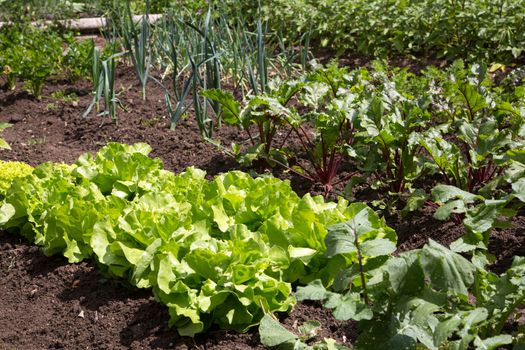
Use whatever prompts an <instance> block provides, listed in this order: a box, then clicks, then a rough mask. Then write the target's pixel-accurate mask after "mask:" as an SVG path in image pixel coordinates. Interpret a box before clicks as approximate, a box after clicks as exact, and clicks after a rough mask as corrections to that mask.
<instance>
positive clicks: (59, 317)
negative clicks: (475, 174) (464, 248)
mask: <svg viewBox="0 0 525 350" xmlns="http://www.w3.org/2000/svg"><path fill="white" fill-rule="evenodd" d="M117 86H119V87H121V86H126V87H128V88H126V91H125V92H124V93H123V94H122V97H121V100H122V102H123V103H124V104H125V105H126V106H127V107H128V111H127V112H125V111H119V124H118V125H116V124H114V123H111V121H110V120H108V119H107V118H106V119H104V118H101V117H92V118H88V119H85V118H81V115H82V114H83V112H84V111H85V109H86V107H87V106H88V105H89V103H90V99H91V97H90V96H89V95H85V94H78V95H79V100H78V102H76V103H75V104H72V103H71V102H67V101H64V100H59V99H56V100H50V99H51V98H50V97H45V98H43V99H42V100H40V101H39V100H36V99H33V98H30V97H29V96H28V95H27V94H26V93H23V92H22V93H21V92H19V91H20V89H21V87H20V86H19V87H18V90H17V91H15V92H12V91H6V90H0V121H3V122H11V123H13V127H11V128H8V129H6V130H5V131H4V132H3V134H2V137H4V138H5V139H6V140H7V141H8V142H9V143H10V145H11V147H12V150H10V151H2V153H1V154H0V156H1V159H3V160H19V161H24V162H27V163H29V164H31V165H37V164H40V163H42V162H45V161H56V162H59V161H63V162H66V163H72V162H74V161H75V160H76V159H77V158H78V156H79V155H80V154H82V153H85V152H89V153H94V152H96V151H97V150H98V149H99V148H100V147H101V146H103V145H105V144H106V143H107V142H111V141H118V142H125V143H134V142H146V143H148V144H150V145H151V146H152V148H153V151H152V153H151V155H152V156H153V157H160V158H161V159H162V160H163V162H164V164H165V168H166V169H168V170H171V171H174V172H181V171H183V170H184V169H185V168H186V167H188V166H196V167H198V168H201V169H203V170H205V171H206V172H207V173H208V177H209V178H211V176H213V175H215V174H218V173H220V172H224V171H227V170H232V169H239V167H238V165H237V164H236V163H235V161H234V160H232V159H231V158H229V157H227V156H225V155H223V154H222V153H221V152H220V151H219V150H218V149H217V147H215V146H213V145H211V144H209V143H205V142H203V141H202V139H201V137H200V134H199V130H198V127H197V125H196V123H195V122H194V121H193V120H192V119H191V118H189V119H185V120H181V121H180V123H179V124H178V125H177V128H176V130H174V131H170V130H169V120H168V118H166V117H165V116H164V113H165V112H164V105H163V103H164V102H163V101H164V93H163V91H161V90H160V89H159V88H158V87H157V86H155V85H153V84H151V85H150V86H148V100H147V101H144V100H143V99H142V97H141V93H140V87H139V86H138V84H137V82H136V78H135V76H134V72H133V69H132V68H126V67H124V68H122V69H121V70H120V72H119V74H118V83H117ZM88 88H89V83H88V82H86V81H79V82H76V83H67V82H63V81H57V82H54V83H51V84H48V85H46V87H45V90H44V96H51V95H52V93H53V92H56V91H83V90H85V89H88ZM50 101H51V102H53V104H54V105H56V108H52V109H50V108H48V107H49V106H48V104H49V103H50ZM217 135H218V136H219V137H220V138H221V142H222V144H224V145H229V144H230V143H231V142H239V140H241V138H240V135H239V134H238V131H237V130H236V129H234V128H231V127H223V128H221V129H220V130H219V131H218V132H217ZM28 140H44V142H42V143H39V144H35V143H32V142H28ZM343 170H344V171H348V172H349V173H350V172H351V171H352V169H351V167H347V168H344V169H343ZM276 173H277V175H279V176H281V177H283V178H287V179H289V180H290V181H291V184H292V187H293V188H294V189H295V190H296V191H297V192H298V193H299V194H305V193H313V194H316V193H319V192H320V189H319V187H318V186H317V187H316V186H311V185H309V184H307V183H306V182H305V181H304V179H302V178H298V177H295V176H293V174H289V173H288V174H285V173H283V172H282V171H277V172H276ZM343 176H344V175H343ZM370 195H371V193H370V192H369V191H368V192H367V191H366V190H363V191H362V192H361V193H358V194H357V195H356V197H357V198H358V199H359V200H370V199H371V197H370ZM372 195H373V193H372ZM374 199H375V198H374ZM387 222H388V224H389V225H391V226H392V227H393V228H394V229H395V230H396V231H397V234H398V237H399V243H398V252H401V251H405V250H408V249H414V248H419V247H421V246H422V245H424V244H425V243H426V242H427V241H428V239H429V238H431V239H434V240H436V241H438V242H440V243H442V244H449V243H450V242H452V241H453V240H455V239H456V238H458V237H459V236H460V235H461V234H463V228H462V227H461V225H455V224H453V223H450V222H448V223H447V222H441V221H437V220H435V219H433V218H432V212H431V210H430V209H425V210H423V211H420V212H418V213H414V214H412V215H409V216H408V217H404V218H403V217H399V216H392V217H387ZM490 249H491V251H492V252H493V253H494V254H495V255H496V256H497V258H498V260H497V261H496V262H495V265H494V266H493V270H494V271H498V272H501V271H503V270H504V269H506V268H507V267H508V266H509V265H510V263H511V259H512V257H513V256H514V255H524V254H525V218H524V217H523V213H522V214H520V216H518V217H517V218H516V219H515V227H514V228H513V229H507V230H498V231H497V232H495V233H494V235H493V236H492V238H491V241H490ZM0 280H2V281H5V283H2V284H0V315H1V317H0V349H2V346H4V347H7V348H9V349H13V348H14V349H49V348H62V349H86V348H90V349H172V348H175V349H214V350H219V349H224V350H226V349H228V350H229V349H262V346H261V345H259V335H258V333H257V331H256V330H255V329H252V330H250V331H249V332H247V333H245V334H238V333H236V332H227V331H221V330H217V329H216V328H212V329H210V330H209V331H208V332H207V333H205V334H202V335H197V336H196V337H195V339H191V338H186V337H180V336H178V335H177V332H176V330H175V329H170V328H169V327H168V319H169V316H168V311H167V308H166V307H164V306H162V305H160V304H157V303H156V302H155V300H154V299H153V297H152V294H151V292H150V291H148V290H138V289H136V288H130V287H127V286H125V285H124V284H123V283H121V282H118V281H115V280H113V279H108V278H106V277H105V276H104V275H103V274H102V273H100V272H98V269H97V267H96V265H95V263H94V262H83V263H80V264H68V263H67V261H66V259H65V258H63V257H46V256H44V255H43V254H42V253H41V251H40V250H39V249H38V248H36V247H34V246H31V245H30V244H29V243H28V242H27V241H26V240H25V239H23V238H21V237H19V236H14V235H12V234H8V233H6V232H0ZM312 319H316V320H318V321H320V322H321V324H322V329H321V331H320V336H321V335H322V336H323V337H332V338H334V339H336V340H337V341H339V342H342V341H343V340H344V339H346V340H348V341H350V342H351V341H352V340H353V339H355V337H356V334H357V330H356V328H355V324H354V323H352V322H340V321H337V320H335V319H334V318H333V317H332V315H331V313H330V311H329V310H327V309H324V308H322V307H321V305H320V304H319V303H298V305H297V306H296V308H295V309H294V311H293V312H292V313H291V314H290V315H289V316H282V318H281V321H282V322H283V324H284V325H285V326H286V327H288V328H289V329H291V330H293V329H296V327H297V326H299V325H301V324H302V323H303V322H305V321H307V320H312ZM2 342H3V345H2ZM347 344H348V343H347Z"/></svg>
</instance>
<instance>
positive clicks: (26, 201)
mask: <svg viewBox="0 0 525 350" xmlns="http://www.w3.org/2000/svg"><path fill="white" fill-rule="evenodd" d="M150 150H151V149H150V148H149V146H147V145H145V144H136V145H133V146H127V145H121V144H114V143H113V144H109V145H108V146H106V147H104V148H102V149H101V150H100V151H99V152H98V153H97V155H96V156H95V157H93V156H91V155H88V154H87V155H83V156H81V157H80V158H79V159H78V161H77V162H76V164H75V165H72V166H68V165H62V164H53V163H44V164H42V165H40V166H38V167H36V168H35V169H34V170H33V172H32V173H31V174H30V175H29V176H25V177H20V178H17V179H15V180H14V181H13V182H12V184H11V186H10V187H9V189H7V191H6V193H5V200H4V201H3V204H2V206H1V209H0V213H1V215H0V218H1V220H0V222H1V224H2V227H3V228H4V229H7V230H9V231H16V232H20V233H21V234H22V235H24V236H25V237H27V238H28V239H29V240H31V241H34V242H35V243H36V244H38V245H40V246H42V247H43V251H44V253H46V254H48V255H52V254H58V253H61V254H63V255H64V256H66V257H67V258H68V260H69V261H70V262H79V261H82V260H83V259H86V258H94V259H96V260H97V261H98V262H99V264H100V266H101V267H102V268H103V269H104V270H105V271H106V273H108V274H109V275H112V276H115V277H120V278H124V279H126V280H128V281H129V283H131V284H132V285H134V286H137V287H139V288H151V289H152V290H153V292H154V294H155V297H156V298H157V300H159V301H160V302H162V303H164V304H165V305H167V306H168V308H169V313H170V316H171V318H170V324H171V325H174V326H176V327H177V329H178V331H179V333H180V334H182V335H191V336H192V335H194V334H196V333H199V332H202V331H204V330H206V329H207V328H208V327H209V326H210V325H211V324H212V323H215V324H218V325H220V326H221V327H223V328H228V329H236V330H240V331H243V330H246V329H247V328H249V327H251V326H253V325H255V324H257V323H258V322H259V320H260V319H261V318H262V317H263V315H264V313H265V312H286V311H289V310H290V309H291V308H292V306H293V305H294V303H295V299H294V297H293V295H292V293H291V292H292V290H291V284H290V283H292V282H295V281H301V282H303V283H306V282H309V281H311V280H313V279H315V278H323V280H325V281H327V282H330V281H331V280H333V278H334V276H335V271H336V270H337V269H338V267H339V266H338V265H337V263H336V262H335V261H334V262H333V263H327V262H328V260H327V259H326V257H324V255H323V252H324V250H325V245H324V238H325V236H326V234H327V230H326V227H327V226H329V225H331V224H335V223H337V222H342V221H344V220H346V219H347V218H348V217H350V216H351V215H353V214H352V210H351V209H350V208H351V207H348V203H347V202H345V201H344V200H341V201H340V202H338V203H325V202H324V200H323V199H322V198H321V197H311V196H309V195H307V196H305V197H303V198H299V197H298V196H297V195H296V194H295V193H294V192H293V191H292V190H291V188H290V186H289V184H287V183H286V182H283V181H281V180H278V179H275V178H272V177H260V178H256V179H254V178H252V177H250V176H249V175H247V174H245V173H242V172H230V173H226V174H223V175H220V176H217V177H216V178H215V179H214V180H212V181H208V180H206V179H205V177H204V175H205V174H204V172H202V171H200V170H197V169H193V168H189V169H188V170H187V171H186V172H184V173H182V174H179V175H174V174H173V173H171V172H168V171H165V170H163V169H162V162H161V161H160V160H158V159H151V158H149V157H148V156H147V154H148V153H149V151H150Z"/></svg>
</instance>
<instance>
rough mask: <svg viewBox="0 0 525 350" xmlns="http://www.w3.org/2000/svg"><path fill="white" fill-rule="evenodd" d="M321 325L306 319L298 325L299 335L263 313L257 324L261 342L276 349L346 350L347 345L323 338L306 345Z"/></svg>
mask: <svg viewBox="0 0 525 350" xmlns="http://www.w3.org/2000/svg"><path fill="white" fill-rule="evenodd" d="M319 327H321V323H320V322H318V321H307V322H305V323H304V324H302V325H301V326H299V329H298V330H299V332H300V335H296V334H294V333H292V332H290V331H289V330H287V329H286V328H284V327H283V326H282V325H281V324H280V323H279V321H278V320H276V319H274V318H273V317H272V316H270V315H268V314H267V315H265V316H264V317H263V318H262V320H261V324H260V325H259V334H260V336H261V343H262V345H264V346H268V347H277V348H278V349H305V350H348V349H349V348H348V347H345V346H342V345H339V344H336V342H335V340H333V339H329V338H328V339H327V338H325V339H324V340H323V341H320V342H319V341H318V342H315V343H314V344H311V345H308V343H307V342H311V340H312V339H314V338H315V336H316V331H317V329H318V328H319Z"/></svg>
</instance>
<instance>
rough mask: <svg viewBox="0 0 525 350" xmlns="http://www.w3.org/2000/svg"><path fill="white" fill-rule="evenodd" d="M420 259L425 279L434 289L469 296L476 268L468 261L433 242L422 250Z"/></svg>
mask: <svg viewBox="0 0 525 350" xmlns="http://www.w3.org/2000/svg"><path fill="white" fill-rule="evenodd" d="M419 259H420V261H421V266H422V267H423V272H424V274H425V277H426V278H427V279H428V280H429V281H430V283H431V285H432V286H433V287H435V288H438V289H441V290H444V291H446V290H448V291H452V292H454V293H457V294H462V295H465V296H466V295H468V290H469V287H470V286H471V285H472V284H473V283H474V272H475V271H476V268H475V266H474V265H473V264H472V263H471V262H469V261H468V260H467V259H465V258H464V257H462V256H461V255H459V254H456V253H453V252H452V251H450V250H448V249H446V248H445V247H443V246H442V245H440V244H438V243H436V242H434V241H433V240H430V241H429V242H428V244H427V245H425V247H423V249H421V252H420V257H419Z"/></svg>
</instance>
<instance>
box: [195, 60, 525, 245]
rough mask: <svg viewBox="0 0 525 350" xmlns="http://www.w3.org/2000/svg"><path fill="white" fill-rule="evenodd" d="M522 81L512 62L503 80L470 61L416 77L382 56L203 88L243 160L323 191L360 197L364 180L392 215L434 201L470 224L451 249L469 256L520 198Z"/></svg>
mask: <svg viewBox="0 0 525 350" xmlns="http://www.w3.org/2000/svg"><path fill="white" fill-rule="evenodd" d="M522 81H523V73H522V72H521V71H520V70H516V71H515V72H514V73H513V74H511V75H509V76H507V77H506V78H505V79H503V81H501V82H500V83H499V84H496V83H495V82H494V79H493V74H492V73H491V72H490V68H487V67H486V66H484V65H480V64H473V65H470V66H468V67H465V64H464V63H463V62H462V61H457V62H455V63H454V64H453V65H451V66H450V67H449V68H448V69H446V70H441V69H437V68H434V67H430V68H427V69H426V70H425V71H423V72H422V73H421V74H420V75H415V74H413V73H410V72H408V70H406V69H391V68H389V67H388V66H386V65H385V64H383V63H380V62H375V63H374V64H373V65H372V68H371V69H364V68H362V69H356V70H352V71H351V70H349V69H347V68H339V67H337V66H336V65H335V64H331V65H328V66H326V67H323V66H317V67H315V69H313V70H312V72H310V73H308V74H305V75H303V76H301V77H299V78H298V79H294V80H286V81H274V82H273V84H272V83H270V84H269V89H268V92H266V93H263V94H258V95H247V96H245V97H244V98H243V99H242V100H241V101H239V100H238V99H235V98H234V96H233V95H232V94H230V93H229V92H225V91H223V90H218V89H212V90H207V91H205V92H203V95H204V96H206V97H207V98H209V99H211V100H213V101H215V102H218V103H219V104H220V105H221V107H222V108H221V113H220V115H219V116H218V117H219V119H220V120H222V122H224V123H225V124H230V125H234V126H236V127H238V128H239V130H240V131H241V132H243V133H244V134H245V135H246V143H245V144H239V145H238V144H234V145H232V147H231V150H230V152H229V153H230V154H231V155H233V156H234V157H235V158H236V159H237V160H238V161H239V162H240V163H241V164H242V165H244V166H250V165H251V166H254V167H255V168H256V169H258V170H261V167H262V168H264V167H267V168H270V167H283V168H285V169H286V170H287V171H290V172H293V173H295V174H297V175H299V176H301V177H303V178H305V179H306V180H309V181H311V182H312V183H316V184H319V185H321V186H322V188H323V190H324V194H325V196H333V195H345V196H347V198H352V196H353V194H354V193H355V191H356V190H355V188H353V187H355V185H356V184H360V185H361V188H362V186H363V184H365V186H368V187H369V188H371V189H373V190H376V191H377V190H379V191H380V192H381V193H387V195H384V196H382V197H381V200H380V201H376V202H375V203H374V204H376V205H379V206H378V207H381V208H384V209H386V210H387V211H388V212H389V213H392V212H393V211H396V210H399V209H403V210H402V213H405V214H406V213H408V212H411V211H416V210H419V209H421V208H422V207H423V206H430V207H434V208H435V217H436V218H437V219H440V220H448V219H451V220H454V221H455V222H457V223H463V224H464V226H465V228H466V232H468V234H467V235H466V236H465V237H462V238H461V239H460V241H458V242H455V243H454V244H453V247H454V248H455V250H457V251H460V252H467V251H468V252H472V251H477V250H479V249H481V250H486V249H487V244H488V238H489V235H490V231H491V230H492V229H493V228H496V227H507V226H508V225H509V224H510V222H511V220H512V217H513V216H514V215H516V213H517V212H518V211H519V209H520V207H521V205H522V202H521V201H519V200H517V198H518V199H519V198H522V197H520V196H523V194H522V193H521V191H522V186H523V185H522V183H523V167H524V153H523V149H524V147H525V124H524V117H525V109H524V107H525V104H524V100H523V97H524V95H525V91H524V88H523V86H522V85H521V84H520V82H522ZM216 141H217V140H216ZM343 164H345V172H342V171H341V169H342V166H343ZM348 169H350V171H347V170H348Z"/></svg>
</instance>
